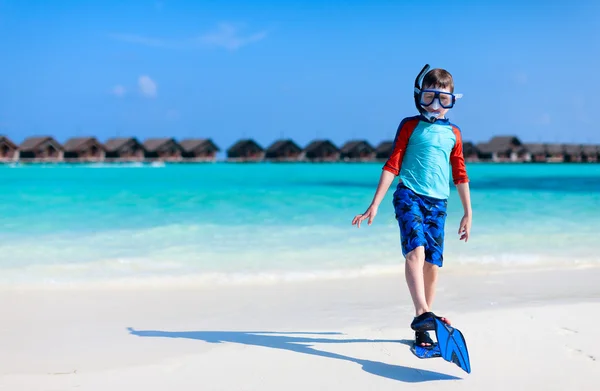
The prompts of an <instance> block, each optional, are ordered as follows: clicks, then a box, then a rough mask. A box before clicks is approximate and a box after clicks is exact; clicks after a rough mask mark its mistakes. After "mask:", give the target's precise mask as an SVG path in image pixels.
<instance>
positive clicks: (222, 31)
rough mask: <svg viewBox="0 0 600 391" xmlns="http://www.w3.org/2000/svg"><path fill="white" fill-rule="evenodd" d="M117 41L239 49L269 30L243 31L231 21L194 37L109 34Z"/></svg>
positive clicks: (181, 47) (152, 44) (166, 46)
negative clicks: (168, 38) (167, 37)
mask: <svg viewBox="0 0 600 391" xmlns="http://www.w3.org/2000/svg"><path fill="white" fill-rule="evenodd" d="M109 37H110V38H112V39H115V40H117V41H121V42H126V43H131V44H137V45H144V46H153V47H164V48H171V49H191V48H197V47H203V46H214V47H222V48H225V49H228V50H237V49H239V48H241V47H242V46H246V45H249V44H251V43H255V42H258V41H261V40H263V39H265V38H266V37H267V31H266V30H262V31H258V32H253V33H246V34H244V33H242V32H241V31H240V27H237V26H234V25H233V24H231V23H221V24H219V25H218V26H217V28H216V29H215V30H214V31H210V32H207V33H205V34H201V35H199V36H197V37H193V38H185V39H176V40H167V39H163V38H154V37H148V36H144V35H137V34H109Z"/></svg>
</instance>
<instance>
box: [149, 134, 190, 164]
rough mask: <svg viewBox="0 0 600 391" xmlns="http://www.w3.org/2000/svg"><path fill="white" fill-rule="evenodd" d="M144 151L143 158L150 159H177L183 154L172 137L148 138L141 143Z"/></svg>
mask: <svg viewBox="0 0 600 391" xmlns="http://www.w3.org/2000/svg"><path fill="white" fill-rule="evenodd" d="M142 145H143V146H144V149H145V150H146V153H145V154H144V158H145V159H146V160H151V161H163V162H164V161H179V160H181V159H182V156H183V148H182V147H181V145H179V143H178V142H177V141H175V139H174V138H169V137H161V138H149V139H147V140H145V141H144V143H143V144H142Z"/></svg>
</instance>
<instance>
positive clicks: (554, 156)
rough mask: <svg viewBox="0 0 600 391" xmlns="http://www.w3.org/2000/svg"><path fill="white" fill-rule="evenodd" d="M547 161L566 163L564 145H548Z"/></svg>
mask: <svg viewBox="0 0 600 391" xmlns="http://www.w3.org/2000/svg"><path fill="white" fill-rule="evenodd" d="M546 161H548V162H555V163H560V162H564V161H565V146H564V144H554V143H552V144H546Z"/></svg>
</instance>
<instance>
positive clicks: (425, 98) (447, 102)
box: [420, 90, 454, 109]
mask: <svg viewBox="0 0 600 391" xmlns="http://www.w3.org/2000/svg"><path fill="white" fill-rule="evenodd" d="M436 98H437V99H438V101H439V104H440V106H442V107H443V108H445V109H449V108H451V107H453V106H454V96H453V95H452V94H451V93H449V92H445V91H438V90H423V91H421V98H420V101H421V102H420V103H421V105H423V106H429V105H431V104H432V103H433V101H434V100H435V99H436Z"/></svg>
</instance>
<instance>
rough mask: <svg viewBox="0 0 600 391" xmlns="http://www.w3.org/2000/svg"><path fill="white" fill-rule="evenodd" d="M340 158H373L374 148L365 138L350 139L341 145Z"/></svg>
mask: <svg viewBox="0 0 600 391" xmlns="http://www.w3.org/2000/svg"><path fill="white" fill-rule="evenodd" d="M340 158H341V159H342V160H346V161H369V160H374V159H375V148H373V146H372V145H371V144H369V142H368V141H366V140H351V141H348V142H346V143H345V144H344V145H343V146H342V148H341V151H340Z"/></svg>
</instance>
